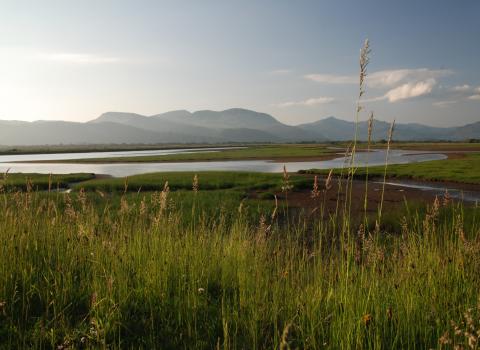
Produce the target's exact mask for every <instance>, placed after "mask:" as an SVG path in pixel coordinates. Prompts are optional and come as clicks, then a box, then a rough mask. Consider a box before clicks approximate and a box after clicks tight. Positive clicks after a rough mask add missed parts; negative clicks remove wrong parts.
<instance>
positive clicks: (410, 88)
mask: <svg viewBox="0 0 480 350" xmlns="http://www.w3.org/2000/svg"><path fill="white" fill-rule="evenodd" d="M435 84H436V81H435V79H427V80H425V81H419V82H415V83H406V84H403V85H400V86H398V87H396V88H394V89H392V90H390V91H388V92H387V93H386V94H385V98H386V99H388V101H389V102H397V101H401V100H405V99H407V98H412V97H418V96H423V95H427V94H429V93H430V92H432V89H433V87H434V86H435Z"/></svg>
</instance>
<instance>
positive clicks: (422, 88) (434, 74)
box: [304, 68, 453, 102]
mask: <svg viewBox="0 0 480 350" xmlns="http://www.w3.org/2000/svg"><path fill="white" fill-rule="evenodd" d="M452 73H453V72H452V71H451V70H448V69H429V68H416V69H391V70H382V71H377V72H373V73H370V74H369V75H368V76H367V78H366V84H367V85H368V86H369V87H371V88H373V89H388V90H387V91H386V92H385V93H384V94H383V95H380V96H377V97H373V98H370V99H368V100H367V101H368V102H373V101H382V100H387V101H389V102H398V101H402V100H406V99H409V98H414V97H419V96H424V95H428V94H430V93H431V92H432V91H433V89H434V87H435V86H436V85H437V80H438V79H440V78H442V77H446V76H448V75H450V74H452ZM304 77H305V78H306V79H309V80H312V81H315V82H318V83H324V84H357V83H358V77H357V76H354V75H332V74H307V75H305V76H304Z"/></svg>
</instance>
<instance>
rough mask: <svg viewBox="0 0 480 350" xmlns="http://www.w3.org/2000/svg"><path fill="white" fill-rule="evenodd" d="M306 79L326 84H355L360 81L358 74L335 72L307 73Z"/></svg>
mask: <svg viewBox="0 0 480 350" xmlns="http://www.w3.org/2000/svg"><path fill="white" fill-rule="evenodd" d="M304 78H305V79H308V80H312V81H315V82H317V83H325V84H355V83H358V79H359V78H358V76H354V75H334V74H307V75H305V76H304Z"/></svg>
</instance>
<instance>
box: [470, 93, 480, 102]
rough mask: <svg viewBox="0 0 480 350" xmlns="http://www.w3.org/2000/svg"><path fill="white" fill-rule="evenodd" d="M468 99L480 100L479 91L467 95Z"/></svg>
mask: <svg viewBox="0 0 480 350" xmlns="http://www.w3.org/2000/svg"><path fill="white" fill-rule="evenodd" d="M468 99H469V100H475V101H480V93H479V94H478V95H472V96H468Z"/></svg>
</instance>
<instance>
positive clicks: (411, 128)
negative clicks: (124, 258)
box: [298, 117, 480, 141]
mask: <svg viewBox="0 0 480 350" xmlns="http://www.w3.org/2000/svg"><path fill="white" fill-rule="evenodd" d="M298 127H299V128H301V129H304V130H308V131H310V132H314V133H317V132H318V133H319V134H321V135H328V138H329V139H330V140H335V141H345V140H351V139H352V135H353V134H354V132H355V123H354V122H349V121H345V120H341V119H337V118H334V117H329V118H325V119H321V120H318V121H316V122H313V123H307V124H301V125H299V126H298ZM389 129H390V123H387V122H384V121H381V120H375V121H374V123H373V131H372V138H373V139H374V140H381V139H386V138H387V137H388V136H387V135H388V131H389ZM357 136H358V139H359V140H366V139H367V137H368V122H366V121H363V122H360V123H359V124H358V134H357ZM471 138H480V122H477V123H474V124H470V125H465V126H461V127H451V128H438V127H432V126H427V125H422V124H398V123H397V124H396V125H395V132H394V139H395V140H400V141H435V140H450V141H461V140H467V139H471Z"/></svg>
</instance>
